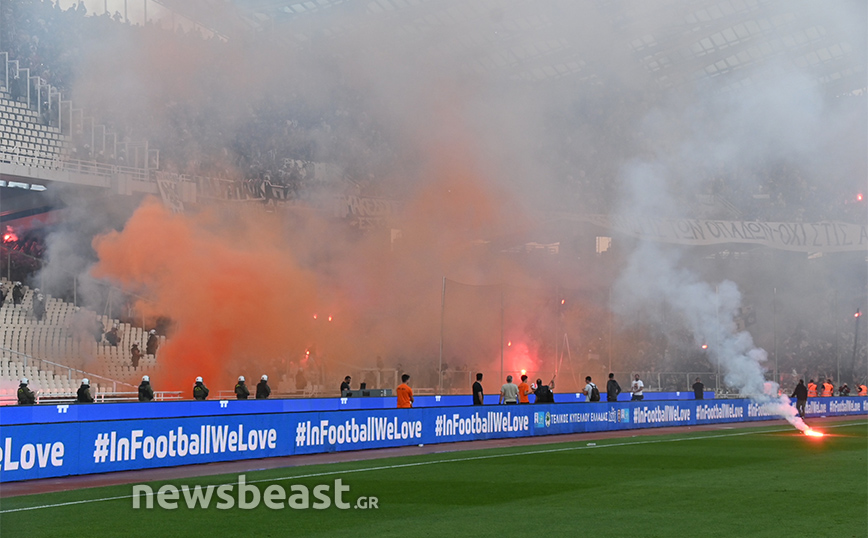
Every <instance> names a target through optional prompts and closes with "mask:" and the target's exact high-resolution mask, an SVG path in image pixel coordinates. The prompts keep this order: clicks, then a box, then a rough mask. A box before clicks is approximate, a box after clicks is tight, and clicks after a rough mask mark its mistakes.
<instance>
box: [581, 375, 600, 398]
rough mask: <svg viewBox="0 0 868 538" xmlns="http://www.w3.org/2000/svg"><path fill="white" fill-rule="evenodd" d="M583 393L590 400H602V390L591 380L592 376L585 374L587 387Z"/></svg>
mask: <svg viewBox="0 0 868 538" xmlns="http://www.w3.org/2000/svg"><path fill="white" fill-rule="evenodd" d="M582 394H584V395H585V397H586V398H587V399H588V400H587V401H589V402H599V401H600V390H599V389H598V388H597V385H595V384H594V382H593V381H592V380H591V376H585V388H584V389H582Z"/></svg>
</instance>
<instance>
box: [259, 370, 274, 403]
mask: <svg viewBox="0 0 868 538" xmlns="http://www.w3.org/2000/svg"><path fill="white" fill-rule="evenodd" d="M269 396H271V387H269V386H268V376H267V375H265V374H263V375H262V377H261V378H260V379H259V383H257V384H256V399H257V400H266V399H268V397H269Z"/></svg>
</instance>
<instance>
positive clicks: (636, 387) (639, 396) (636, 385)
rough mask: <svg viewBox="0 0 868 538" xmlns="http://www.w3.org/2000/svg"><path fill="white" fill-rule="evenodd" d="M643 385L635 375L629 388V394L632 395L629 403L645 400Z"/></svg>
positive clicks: (637, 375)
mask: <svg viewBox="0 0 868 538" xmlns="http://www.w3.org/2000/svg"><path fill="white" fill-rule="evenodd" d="M644 391H645V383H642V380H641V379H639V374H636V375H635V376H634V378H633V384H632V386H631V387H630V392H631V393H632V394H633V395H632V396H631V397H630V401H631V402H638V401H640V400H644V399H645V392H644Z"/></svg>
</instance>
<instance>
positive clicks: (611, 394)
mask: <svg viewBox="0 0 868 538" xmlns="http://www.w3.org/2000/svg"><path fill="white" fill-rule="evenodd" d="M619 394H621V385H619V384H618V382H617V381H616V380H615V374H613V373H609V380H608V381H607V382H606V401H607V402H617V401H618V395H619Z"/></svg>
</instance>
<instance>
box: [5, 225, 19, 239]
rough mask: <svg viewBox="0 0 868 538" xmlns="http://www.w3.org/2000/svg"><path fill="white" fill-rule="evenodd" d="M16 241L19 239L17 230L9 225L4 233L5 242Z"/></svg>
mask: <svg viewBox="0 0 868 538" xmlns="http://www.w3.org/2000/svg"><path fill="white" fill-rule="evenodd" d="M16 241H18V235H17V234H16V233H15V230H13V229H12V226H7V227H6V233H4V234H3V242H4V243H14V242H16Z"/></svg>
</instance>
